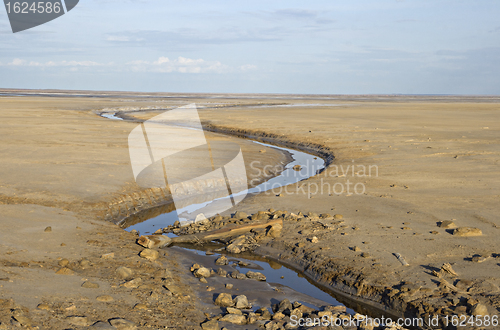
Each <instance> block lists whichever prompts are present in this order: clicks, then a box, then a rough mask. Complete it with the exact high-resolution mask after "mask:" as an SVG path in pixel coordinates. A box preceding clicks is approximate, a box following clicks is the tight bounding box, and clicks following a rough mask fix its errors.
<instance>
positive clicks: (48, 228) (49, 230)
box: [43, 226, 52, 233]
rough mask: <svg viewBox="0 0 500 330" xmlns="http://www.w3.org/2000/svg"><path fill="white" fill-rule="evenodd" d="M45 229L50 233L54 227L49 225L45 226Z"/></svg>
mask: <svg viewBox="0 0 500 330" xmlns="http://www.w3.org/2000/svg"><path fill="white" fill-rule="evenodd" d="M43 231H44V232H46V233H50V232H51V231H52V227H50V226H49V227H47V228H45V229H44V230H43Z"/></svg>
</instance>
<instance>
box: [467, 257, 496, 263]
mask: <svg viewBox="0 0 500 330" xmlns="http://www.w3.org/2000/svg"><path fill="white" fill-rule="evenodd" d="M489 258H491V256H473V257H472V259H471V261H472V262H477V263H481V262H485V261H486V260H488V259H489Z"/></svg>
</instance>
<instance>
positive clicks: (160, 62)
mask: <svg viewBox="0 0 500 330" xmlns="http://www.w3.org/2000/svg"><path fill="white" fill-rule="evenodd" d="M0 66H8V67H12V68H35V67H36V68H40V69H45V68H67V69H69V70H71V71H77V70H78V69H79V68H91V67H101V68H108V69H112V70H114V71H129V70H131V71H134V72H159V73H171V72H177V73H191V74H196V73H229V72H246V71H251V70H255V69H257V66H255V65H251V64H246V65H241V66H238V67H234V68H233V67H230V66H228V65H225V64H222V63H221V62H219V61H207V60H204V59H201V58H200V59H192V58H187V57H182V56H179V57H178V58H176V59H170V58H168V57H163V56H162V57H159V58H158V59H157V60H156V61H145V60H136V61H130V62H127V63H115V62H109V63H98V62H93V61H47V62H38V61H29V60H25V59H21V58H15V59H13V60H12V61H10V62H8V63H4V64H3V63H1V62H0Z"/></svg>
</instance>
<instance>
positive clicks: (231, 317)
mask: <svg viewBox="0 0 500 330" xmlns="http://www.w3.org/2000/svg"><path fill="white" fill-rule="evenodd" d="M219 321H221V322H229V323H233V324H238V325H244V324H247V318H246V316H245V315H236V314H226V315H224V316H223V317H222V318H221V319H220V320H219Z"/></svg>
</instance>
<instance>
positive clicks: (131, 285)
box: [121, 277, 142, 289]
mask: <svg viewBox="0 0 500 330" xmlns="http://www.w3.org/2000/svg"><path fill="white" fill-rule="evenodd" d="M141 283H142V279H141V278H140V277H138V278H134V279H133V280H130V281H127V282H125V283H123V284H122V285H121V286H124V287H126V288H129V289H135V288H138V287H139V285H141Z"/></svg>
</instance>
